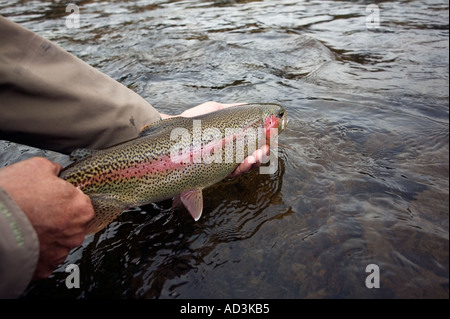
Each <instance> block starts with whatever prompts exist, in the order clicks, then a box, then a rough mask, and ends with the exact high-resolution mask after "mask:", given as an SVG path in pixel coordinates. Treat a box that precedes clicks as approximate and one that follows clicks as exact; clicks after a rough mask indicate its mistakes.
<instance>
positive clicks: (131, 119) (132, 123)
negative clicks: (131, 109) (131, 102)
mask: <svg viewBox="0 0 450 319" xmlns="http://www.w3.org/2000/svg"><path fill="white" fill-rule="evenodd" d="M130 124H131V125H133V126H134V128H135V129H136V130H137V127H136V124H135V123H134V117H133V116H131V117H130Z"/></svg>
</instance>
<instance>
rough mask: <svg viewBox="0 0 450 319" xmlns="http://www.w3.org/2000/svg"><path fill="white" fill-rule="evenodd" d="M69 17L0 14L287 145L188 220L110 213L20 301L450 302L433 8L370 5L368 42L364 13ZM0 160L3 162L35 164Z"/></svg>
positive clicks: (291, 9) (133, 80)
mask: <svg viewBox="0 0 450 319" xmlns="http://www.w3.org/2000/svg"><path fill="white" fill-rule="evenodd" d="M78 4H79V8H80V28H79V29H69V28H67V27H66V24H65V22H66V17H67V16H68V13H66V12H65V6H66V2H65V1H54V2H52V4H48V3H47V2H45V1H33V2H23V1H0V14H2V15H4V16H6V17H9V18H11V19H12V20H14V21H16V22H19V23H21V24H22V25H24V26H26V27H28V28H29V29H31V30H33V31H36V32H38V33H39V34H41V35H43V36H44V37H47V38H48V39H50V40H53V41H55V42H56V43H58V44H59V45H60V46H62V47H63V48H65V49H66V50H68V51H69V52H71V53H73V54H75V55H76V56H78V57H80V58H81V59H83V60H84V61H86V62H88V63H89V64H91V65H93V66H95V67H96V68H98V69H100V70H101V71H102V72H104V73H106V74H108V75H109V76H111V77H112V78H114V79H116V80H118V81H119V82H121V83H123V84H124V85H126V86H128V87H129V88H131V89H132V90H134V91H136V92H137V93H138V94H140V95H141V96H142V97H144V98H145V99H146V100H147V101H149V102H150V103H151V104H152V105H153V106H155V107H156V108H157V109H158V110H160V111H161V112H166V113H170V114H177V113H180V112H182V111H183V110H185V109H187V108H189V107H192V106H195V105H198V104H200V103H203V102H205V101H208V100H215V101H220V102H224V103H229V102H276V103H279V104H282V105H283V106H285V107H286V109H287V111H288V115H289V117H290V122H289V125H288V127H287V130H286V131H285V132H283V134H282V135H281V136H280V138H279V142H280V143H281V144H282V145H284V146H286V147H285V148H283V147H281V148H280V149H279V159H278V170H277V172H276V173H275V174H273V175H260V174H258V172H257V171H253V172H251V173H248V174H245V175H244V176H241V177H240V178H237V179H234V180H229V181H224V182H221V183H219V184H217V185H214V186H212V187H210V188H208V189H206V190H205V191H204V199H205V207H204V213H203V216H202V218H201V219H200V221H198V222H194V221H193V220H192V219H191V217H190V216H189V215H188V214H187V213H186V212H185V211H182V210H175V211H173V210H172V209H171V202H170V201H165V202H162V203H157V204H152V205H148V206H145V207H142V208H138V209H134V210H132V211H128V212H124V213H123V214H122V215H121V216H120V218H119V219H118V220H117V221H115V222H113V223H112V224H110V226H109V227H108V228H106V229H105V230H104V231H103V232H101V233H98V234H96V235H95V236H92V237H89V238H87V239H86V240H85V242H84V243H83V246H82V247H80V248H78V249H75V250H74V251H72V253H71V254H70V255H69V257H68V259H67V260H66V262H65V263H64V264H63V265H62V266H61V267H60V268H58V269H57V270H56V271H55V272H54V273H53V275H52V277H51V278H49V279H47V280H43V281H40V282H37V283H35V284H32V285H31V286H30V287H29V289H28V290H27V292H26V294H25V296H26V297H28V298H35V297H39V298H42V297H58V298H60V297H70V298H72V297H77V298H93V297H126V298H247V297H248V298H259V297H262V298H324V297H336V298H361V297H362V298H366V297H367V298H381V297H386V298H408V297H414V298H423V297H425V298H432V297H438V298H448V297H449V285H448V284H449V263H448V260H449V217H448V214H449V179H448V174H449V169H448V167H449V126H448V122H449V113H448V111H449V96H448V89H449V77H448V75H449V55H448V49H449V34H448V21H449V13H448V12H449V11H448V1H392V2H391V1H383V2H378V6H379V13H380V19H379V23H380V24H379V27H378V28H368V27H367V25H366V18H367V16H368V15H370V12H366V8H367V6H368V5H369V4H370V2H367V1H358V2H355V1H308V2H302V1H293V0H291V1H289V0H282V1H269V0H266V1H226V0H224V1H163V0H161V1H118V2H93V1H80V2H78ZM369 22H370V21H369ZM369 26H370V24H369ZM0 149H1V150H2V152H1V155H0V164H1V165H6V164H8V163H12V162H14V161H17V160H20V159H23V158H25V157H27V156H32V155H35V154H42V151H37V150H33V149H31V148H29V147H22V146H17V145H11V144H9V143H5V142H2V143H1V144H0ZM43 155H44V156H48V157H51V158H53V159H54V160H57V161H60V162H66V163H67V159H66V158H64V157H62V156H59V155H58V154H50V153H44V154H43ZM70 263H75V264H77V265H79V267H80V274H81V279H80V283H81V287H80V288H79V289H71V290H68V289H67V288H66V286H65V278H66V277H67V275H68V274H67V273H66V272H64V269H65V267H66V265H68V264H70ZM369 264H376V265H377V266H378V267H379V269H380V288H378V289H377V288H373V289H368V288H367V287H366V284H365V281H366V277H367V276H368V275H369V273H366V266H367V265H369Z"/></svg>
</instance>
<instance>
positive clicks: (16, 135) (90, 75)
mask: <svg viewBox="0 0 450 319" xmlns="http://www.w3.org/2000/svg"><path fill="white" fill-rule="evenodd" d="M0 38H1V39H2V45H1V46H0V139H6V140H11V141H15V142H18V143H22V144H27V145H32V146H35V147H39V148H45V149H50V150H55V151H58V152H62V153H70V152H71V151H72V150H73V149H75V148H79V147H88V148H93V149H101V148H105V147H107V146H110V145H113V144H117V143H120V142H122V141H125V140H129V139H131V138H134V137H136V136H137V135H138V133H139V129H140V128H141V127H142V126H143V125H146V124H149V123H151V122H154V121H157V120H159V119H160V116H159V113H158V112H157V111H156V110H155V109H154V108H153V107H152V106H151V105H150V104H148V103H147V102H146V101H145V100H144V99H143V98H141V97H140V96H139V95H137V94H136V93H134V92H133V91H131V90H130V89H128V88H127V87H125V86H123V85H122V84H120V83H118V82H116V81H115V80H113V79H111V78H110V77H108V76H106V75H105V74H103V73H101V72H99V71H98V70H96V69H94V68H92V67H91V66H89V65H88V64H86V63H84V62H83V61H81V60H79V59H78V58H76V57H74V56H73V55H71V54H69V53H68V52H66V51H64V50H63V49H61V48H60V47H58V46H56V45H55V44H54V43H51V42H50V41H48V40H46V39H44V38H42V37H41V36H39V35H37V34H35V33H33V32H31V31H29V30H27V29H25V28H23V27H21V26H19V25H17V24H15V23H13V22H11V21H9V20H7V19H5V18H3V17H1V16H0Z"/></svg>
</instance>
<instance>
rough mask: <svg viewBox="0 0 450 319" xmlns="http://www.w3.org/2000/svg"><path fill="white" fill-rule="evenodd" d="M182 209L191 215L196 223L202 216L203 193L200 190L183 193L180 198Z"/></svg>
mask: <svg viewBox="0 0 450 319" xmlns="http://www.w3.org/2000/svg"><path fill="white" fill-rule="evenodd" d="M180 199H181V202H182V203H183V205H184V207H186V209H187V210H188V212H189V213H190V214H191V216H192V218H194V220H195V221H198V220H199V219H200V217H201V216H202V211H203V193H202V190H201V189H194V190H191V191H188V192H184V193H182V194H181V196H180Z"/></svg>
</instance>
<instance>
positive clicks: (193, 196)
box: [59, 103, 287, 234]
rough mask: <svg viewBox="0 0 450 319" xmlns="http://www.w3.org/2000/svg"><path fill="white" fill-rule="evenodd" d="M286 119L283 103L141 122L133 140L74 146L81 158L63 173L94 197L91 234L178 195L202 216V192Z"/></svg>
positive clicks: (266, 141)
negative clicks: (95, 146) (93, 146)
mask: <svg viewBox="0 0 450 319" xmlns="http://www.w3.org/2000/svg"><path fill="white" fill-rule="evenodd" d="M286 123H287V114H286V110H285V108H284V107H282V106H280V105H278V104H272V103H263V104H256V103H255V104H245V105H240V106H234V107H229V108H224V109H220V110H217V111H215V112H211V113H207V114H202V115H199V116H194V117H180V116H179V117H172V118H168V119H164V120H160V121H158V122H156V123H154V124H149V125H146V126H144V127H143V129H142V130H141V132H140V134H139V136H138V137H136V138H134V139H131V140H129V141H125V142H123V143H120V144H117V145H114V146H111V147H108V148H105V149H102V150H88V149H79V150H75V151H74V152H73V153H72V155H73V156H74V157H75V159H77V161H75V162H74V163H72V164H70V165H69V166H67V167H65V168H64V169H63V170H62V171H61V172H60V175H59V177H61V178H62V179H64V180H66V181H67V182H69V183H71V184H73V185H74V186H75V187H77V188H79V189H80V190H81V191H83V193H85V194H86V195H88V196H89V198H90V199H91V202H92V205H93V207H94V211H95V216H94V218H93V220H92V221H91V222H90V223H89V225H88V227H87V234H94V233H96V232H98V231H100V230H102V229H103V228H105V227H106V226H107V225H108V224H109V223H111V222H112V221H113V220H114V219H116V218H117V216H119V215H120V214H121V213H122V212H123V211H124V210H126V209H129V208H132V207H138V206H143V205H147V204H149V203H155V202H159V201H162V200H167V199H173V198H175V199H178V200H179V201H180V202H181V203H182V204H183V205H184V206H185V208H186V209H187V211H188V212H189V213H190V214H191V216H192V217H193V218H194V220H196V221H197V220H198V219H199V218H200V216H201V215H202V211H203V192H202V191H203V189H205V188H207V187H210V186H212V185H214V184H216V183H218V182H220V181H221V180H223V179H225V178H226V177H227V176H229V175H230V174H231V173H232V172H233V171H234V170H235V168H236V167H237V166H238V165H239V164H240V163H241V162H242V160H243V159H244V157H247V156H248V155H251V154H252V153H253V151H254V150H256V149H258V148H260V147H261V146H262V145H264V144H269V141H270V137H271V136H272V135H271V134H273V135H274V136H275V135H277V134H279V133H281V132H282V131H283V130H284V129H285V126H286ZM252 139H255V141H254V142H253V141H252ZM239 142H240V144H239ZM238 146H239V147H238ZM238 155H240V157H239V156H238Z"/></svg>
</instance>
